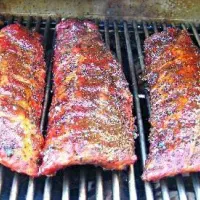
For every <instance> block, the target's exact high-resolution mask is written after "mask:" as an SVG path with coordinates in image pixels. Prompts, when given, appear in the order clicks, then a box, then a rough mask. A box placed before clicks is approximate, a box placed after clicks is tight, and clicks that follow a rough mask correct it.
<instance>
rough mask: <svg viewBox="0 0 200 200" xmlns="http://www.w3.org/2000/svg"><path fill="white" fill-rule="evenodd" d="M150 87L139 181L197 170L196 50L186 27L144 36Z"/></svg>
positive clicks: (199, 71) (199, 84)
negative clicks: (146, 149) (147, 149)
mask: <svg viewBox="0 0 200 200" xmlns="http://www.w3.org/2000/svg"><path fill="white" fill-rule="evenodd" d="M145 55H146V57H145V62H146V78H147V81H148V84H149V87H150V98H151V109H152V110H151V117H150V122H151V125H152V128H151V132H150V137H149V140H150V153H149V156H148V159H147V161H146V166H145V169H144V173H143V179H144V180H147V181H155V180H158V179H161V178H163V177H166V176H173V175H176V174H179V173H185V172H195V171H200V143H199V142H200V51H199V49H198V48H197V47H196V46H195V45H194V44H193V42H192V40H191V38H190V36H189V34H188V33H187V31H181V30H178V29H173V28H169V29H168V30H167V31H164V32H161V33H156V34H154V35H153V36H151V37H149V38H147V39H146V40H145Z"/></svg>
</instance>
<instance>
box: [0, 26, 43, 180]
mask: <svg viewBox="0 0 200 200" xmlns="http://www.w3.org/2000/svg"><path fill="white" fill-rule="evenodd" d="M44 85H45V62H44V59H43V48H42V45H41V43H40V37H39V35H38V34H36V33H32V32H29V31H28V30H26V29H25V28H23V27H22V26H20V25H18V24H13V25H9V26H6V27H5V28H3V29H2V30H1V31H0V163H1V164H3V165H5V166H7V167H9V168H10V169H11V170H14V171H17V172H20V173H25V174H27V175H30V176H37V174H38V169H39V168H38V162H39V160H40V153H41V152H40V151H41V148H42V146H43V136H42V134H41V133H40V130H39V125H40V116H41V109H42V99H43V94H44V90H43V89H44Z"/></svg>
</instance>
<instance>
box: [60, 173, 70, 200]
mask: <svg viewBox="0 0 200 200" xmlns="http://www.w3.org/2000/svg"><path fill="white" fill-rule="evenodd" d="M69 185H70V181H69V170H65V171H64V174H63V185H62V200H68V199H69V197H70V188H69Z"/></svg>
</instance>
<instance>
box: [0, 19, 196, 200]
mask: <svg viewBox="0 0 200 200" xmlns="http://www.w3.org/2000/svg"><path fill="white" fill-rule="evenodd" d="M0 19H1V21H0V22H1V23H0V25H1V28H2V27H3V26H5V25H7V24H10V23H14V22H18V23H21V24H23V25H25V26H26V27H28V28H29V29H33V28H34V29H35V30H36V31H38V32H39V33H41V34H42V35H43V36H44V38H43V41H44V48H45V51H46V62H47V80H46V82H47V86H46V94H45V99H44V110H43V115H42V120H41V130H43V133H44V134H45V130H46V127H47V112H48V109H49V105H50V102H51V96H52V92H51V85H52V74H51V61H52V55H53V51H52V50H53V45H54V40H55V34H54V30H55V25H56V23H58V22H59V19H57V20H53V19H51V18H48V19H47V20H43V19H41V18H32V17H29V18H28V20H25V19H23V18H22V17H21V18H15V17H9V18H4V17H1V18H0ZM96 23H97V24H98V25H99V28H100V32H101V33H102V37H103V39H104V40H105V42H106V45H107V47H108V48H110V49H111V51H112V52H113V53H114V54H115V55H116V57H117V58H118V60H119V62H121V63H122V64H123V67H124V68H123V69H124V73H125V75H126V77H127V80H128V81H129V83H130V90H131V91H132V93H133V95H134V115H135V116H136V126H137V130H138V131H137V132H138V134H139V137H138V138H137V140H136V154H137V156H138V161H137V162H136V164H135V165H134V167H133V166H130V167H129V168H128V169H127V170H126V171H123V172H115V171H113V172H111V171H103V170H102V169H101V168H96V167H93V166H75V167H70V168H68V169H66V170H64V171H59V172H58V173H57V175H56V176H54V177H49V178H44V177H41V178H37V179H35V180H33V179H31V178H29V177H27V176H25V175H21V174H17V173H13V172H11V171H10V170H9V169H7V168H5V167H2V166H0V199H3V200H4V199H10V200H15V199H20V200H22V199H27V200H32V199H37V200H41V199H45V200H50V199H55V200H59V199H62V200H67V199H81V200H84V199H89V200H93V199H98V200H101V199H107V200H109V199H114V200H118V199H131V200H135V199H148V200H151V199H164V200H167V199H174V200H175V199H181V200H185V199H195V198H196V199H200V182H199V174H198V173H195V174H191V175H189V174H186V175H179V176H176V177H175V178H168V179H165V180H162V181H160V182H156V183H144V182H142V181H141V178H140V176H141V174H142V168H143V165H144V161H145V159H146V152H147V150H148V142H147V138H148V132H149V127H150V126H149V123H148V116H149V113H150V105H149V98H148V92H147V89H145V88H146V86H145V83H142V81H141V80H140V78H139V77H140V74H141V72H142V71H143V70H144V61H143V42H144V39H145V37H148V36H149V35H151V34H153V33H154V32H158V31H162V30H165V29H166V28H167V27H175V26H176V27H178V28H181V29H188V31H189V33H190V34H191V37H192V38H193V40H194V42H195V43H196V44H197V45H200V39H199V33H200V27H199V25H194V24H184V23H180V24H174V23H171V24H168V23H166V24H165V23H162V24H161V23H156V22H139V23H138V22H126V21H120V22H119V21H118V22H117V21H114V22H108V21H96Z"/></svg>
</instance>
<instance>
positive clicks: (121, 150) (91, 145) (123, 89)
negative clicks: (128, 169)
mask: <svg viewBox="0 0 200 200" xmlns="http://www.w3.org/2000/svg"><path fill="white" fill-rule="evenodd" d="M56 32H57V40H56V47H55V55H54V65H53V74H54V96H53V101H52V105H51V108H50V117H49V127H48V135H47V138H46V142H45V148H44V158H43V164H42V166H41V168H40V173H41V174H45V175H50V174H53V173H55V172H56V171H57V170H58V169H61V168H63V167H65V166H70V165H76V164H78V165H82V164H93V165H98V166H102V167H104V168H106V169H119V170H121V169H124V168H125V166H127V165H129V164H132V163H134V162H135V160H136V156H135V154H134V134H133V131H134V119H133V117H132V95H131V93H130V91H129V89H128V84H127V81H126V80H125V77H124V74H123V72H122V69H121V66H120V64H119V63H118V62H117V61H116V60H115V59H114V57H113V56H112V54H111V52H110V51H109V50H107V49H106V48H105V45H104V44H103V41H102V39H101V36H100V33H99V32H98V28H97V27H96V25H95V24H93V23H91V22H88V21H79V20H67V21H63V22H61V23H60V24H58V25H57V27H56Z"/></svg>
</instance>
